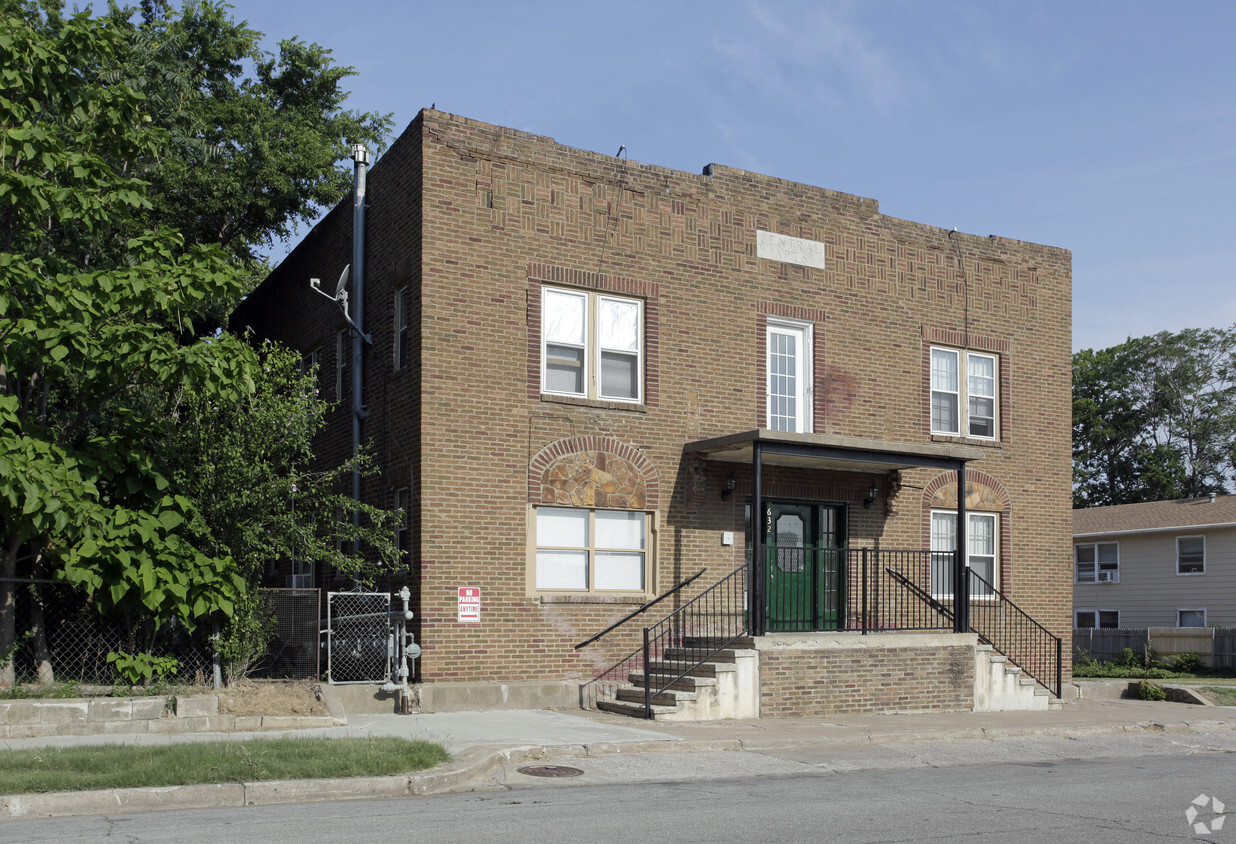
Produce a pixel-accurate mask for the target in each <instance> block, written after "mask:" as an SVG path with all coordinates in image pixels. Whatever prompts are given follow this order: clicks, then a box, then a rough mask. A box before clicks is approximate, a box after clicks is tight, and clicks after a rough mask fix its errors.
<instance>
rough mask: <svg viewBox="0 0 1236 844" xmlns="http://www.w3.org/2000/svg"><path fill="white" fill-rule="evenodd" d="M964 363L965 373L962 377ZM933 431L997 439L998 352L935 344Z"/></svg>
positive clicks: (933, 360)
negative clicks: (948, 347)
mask: <svg viewBox="0 0 1236 844" xmlns="http://www.w3.org/2000/svg"><path fill="white" fill-rule="evenodd" d="M963 366H964V372H965V377H964V378H963V377H962V374H961V373H962V371H963V369H962V367H963ZM930 380H931V433H933V434H946V435H951V436H955V437H957V436H962V432H963V431H964V432H965V434H964V435H965V436H967V437H974V438H976V439H984V440H994V439H996V432H997V423H998V419H997V412H996V411H997V406H998V401H997V399H998V395H997V393H998V388H997V385H998V384H999V362H998V360H997V359H996V356H995V355H989V354H984V353H982V352H969V351H962V350H960V349H945V348H941V347H939V346H932V347H931V377H930Z"/></svg>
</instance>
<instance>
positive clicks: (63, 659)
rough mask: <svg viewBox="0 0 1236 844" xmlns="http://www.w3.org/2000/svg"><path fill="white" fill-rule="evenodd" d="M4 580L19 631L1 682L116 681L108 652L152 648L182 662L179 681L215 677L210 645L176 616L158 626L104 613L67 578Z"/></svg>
mask: <svg viewBox="0 0 1236 844" xmlns="http://www.w3.org/2000/svg"><path fill="white" fill-rule="evenodd" d="M0 583H2V584H3V585H4V586H6V587H9V588H11V590H12V595H13V598H14V602H15V606H14V611H15V615H16V624H15V627H16V634H17V635H16V638H15V643H14V645H15V647H13V648H12V652H11V653H4V652H0V681H3V682H13V683H17V684H24V683H65V682H75V683H83V684H88V685H100V686H111V685H115V684H116V683H117V682H118V681H119V680H120V675H119V674H117V673H116V669H115V668H113V667H112V665H111V664H110V663H108V661H107V655H108V653H110V652H112V651H124V652H127V653H134V652H137V651H149V652H151V653H154V654H157V655H159V656H173V657H175V658H176V659H177V660H178V661H179V663H180V667H179V669H178V671H177V673H176V675H175V678H174V679H175V681H176V682H178V683H194V684H198V683H201V684H206V683H209V682H210V678H211V670H212V661H211V654H210V652H209V650H208V649H206V648H204V647H203V646H202V645H201V644H200V643H198V642H196V641H195V640H194V639H193V637H192V636H191V635H190V634H189V631H187V630H185V628H184V627H183V626H182V625H179V624H177V623H175V622H174V621H173V622H169V623H166V624H164V625H163V626H162V627H161V628H160V629H158V631H155V625H154V620H153V619H151V618H143V617H137V618H132V617H131V618H127V619H126V618H123V617H120V616H112V617H105V616H103V615H101V614H100V613H99V611H98V609H97V608H95V606H94V605H93V603H92V602H91V600H90V598H89V597H88V596H86V595H83V594H82V593H81V592H78V591H76V590H74V589H73V588H71V587H69V586H67V585H65V584H63V583H55V582H53V581H50V580H28V579H26V580H8V579H4V580H0Z"/></svg>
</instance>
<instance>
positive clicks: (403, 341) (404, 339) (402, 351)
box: [392, 287, 408, 372]
mask: <svg viewBox="0 0 1236 844" xmlns="http://www.w3.org/2000/svg"><path fill="white" fill-rule="evenodd" d="M407 300H408V288H406V287H401V288H399V289H398V290H396V291H395V308H394V326H393V333H392V339H393V341H394V349H393V354H394V360H393V361H392V362H393V363H394V366H395V371H396V372H398V371H399V370H401V369H403V368H404V367H405V366H407V365H408V301H407Z"/></svg>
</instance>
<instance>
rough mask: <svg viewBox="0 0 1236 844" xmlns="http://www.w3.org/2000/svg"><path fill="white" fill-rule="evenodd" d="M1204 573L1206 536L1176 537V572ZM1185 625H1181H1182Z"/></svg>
mask: <svg viewBox="0 0 1236 844" xmlns="http://www.w3.org/2000/svg"><path fill="white" fill-rule="evenodd" d="M1205 573H1206V537H1204V536H1178V537H1176V574H1205ZM1184 626H1186V625H1183V624H1182V625H1181V627H1184Z"/></svg>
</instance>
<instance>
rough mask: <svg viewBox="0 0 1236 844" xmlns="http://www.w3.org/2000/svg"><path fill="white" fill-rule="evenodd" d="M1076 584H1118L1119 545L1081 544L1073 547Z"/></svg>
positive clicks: (1114, 543) (1113, 543) (1101, 543)
mask: <svg viewBox="0 0 1236 844" xmlns="http://www.w3.org/2000/svg"><path fill="white" fill-rule="evenodd" d="M1073 566H1074V572H1075V577H1076V579H1077V582H1078V583H1119V582H1120V543H1119V542H1083V543H1080V544H1078V545H1074V546H1073Z"/></svg>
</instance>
